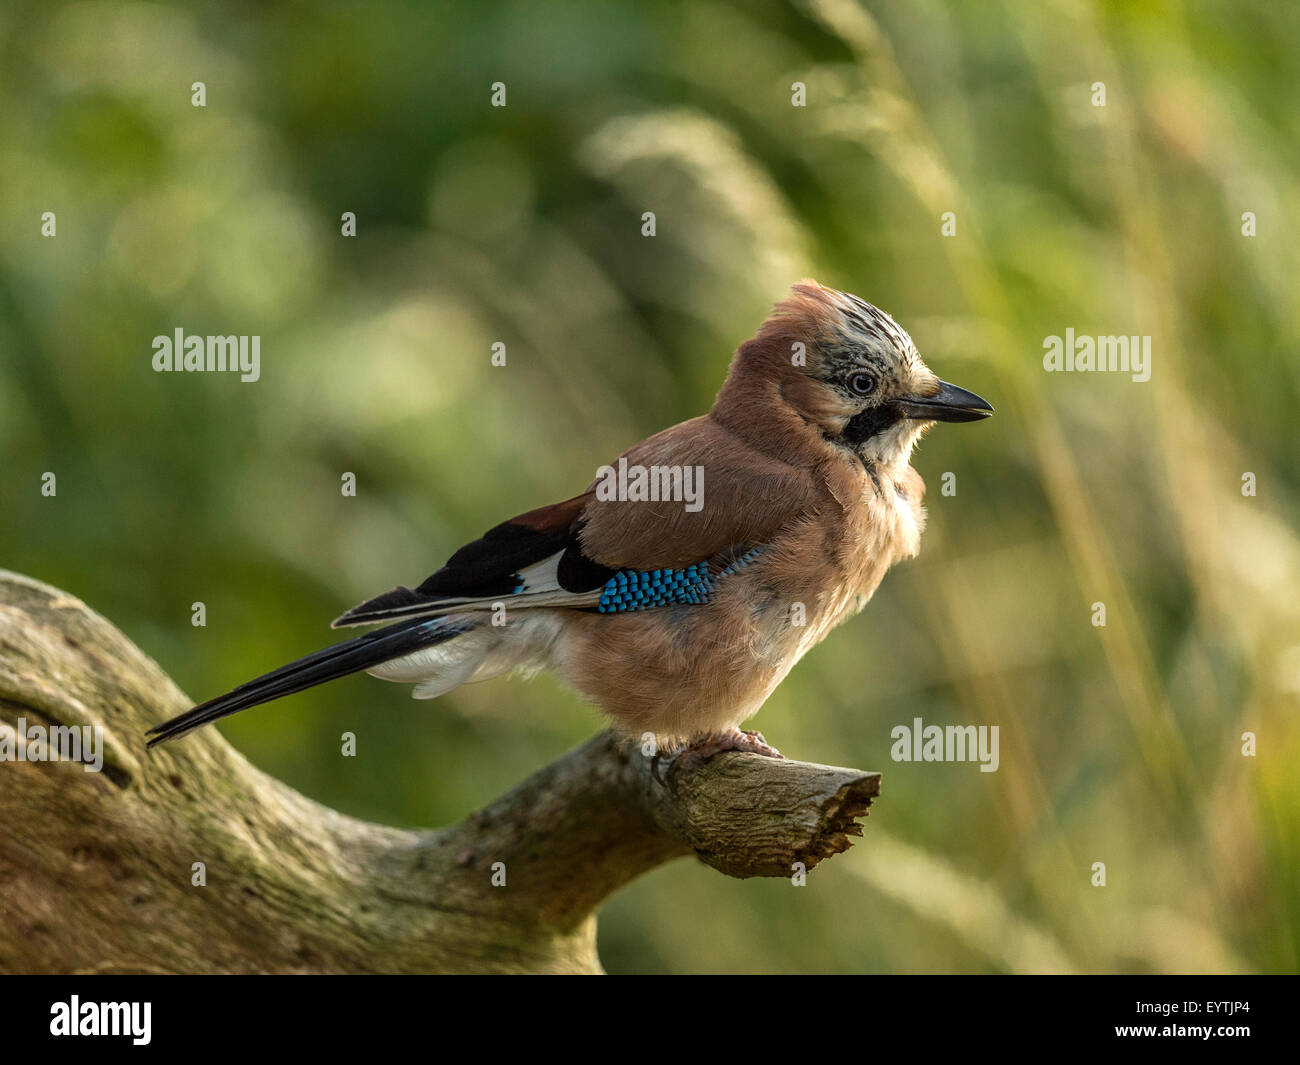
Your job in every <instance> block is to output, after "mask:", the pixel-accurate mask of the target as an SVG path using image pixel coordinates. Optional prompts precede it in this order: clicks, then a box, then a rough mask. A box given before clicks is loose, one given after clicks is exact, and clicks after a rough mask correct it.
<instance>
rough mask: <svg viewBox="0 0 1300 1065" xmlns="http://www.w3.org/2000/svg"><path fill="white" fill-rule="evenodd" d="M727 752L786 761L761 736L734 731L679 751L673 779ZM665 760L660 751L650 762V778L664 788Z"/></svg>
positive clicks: (672, 765) (671, 773) (671, 766)
mask: <svg viewBox="0 0 1300 1065" xmlns="http://www.w3.org/2000/svg"><path fill="white" fill-rule="evenodd" d="M727 751H743V752H746V753H749V754H759V755H762V756H763V757H764V758H781V759H784V758H785V755H783V754H782V753H781V752H780V751H778V750H777V749H776V748H775V747H773V746H772V745H771V744H769V743H768V742H767V740H766V739H764V737H763V734H762V733H761V732H756V731H746V730H744V729H738V728H733V729H730V730H729V731H727V732H720V733H717V734H716V735H713V736H706V737H704V738H703V739H701V740H697V741H696V742H695V743H692V744H691V745H690V746H688V747H683V748H682V749H681V750H679V751H677V752H676V753H675V754H673V755H672V758H671V761H670V763H669V767H668V772H669V776H670V777H676V775H677V773H678V772H679V771H680V770H682V769H696V768H698V767H699V766H701V765H703V764H704V763H705V762H707V761H708V760H709V759H710V758H712V757H714V756H715V755H719V754H725V753H726V752H727ZM663 757H664V752H663V751H658V752H656V753H655V755H654V757H653V758H651V759H650V774H651V775H652V776H653V777H654V778H655V780H657V781H659V783H660V784H662V783H664V780H663V778H662V777H660V775H659V761H660V759H661V758H663Z"/></svg>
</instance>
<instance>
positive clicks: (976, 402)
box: [894, 381, 993, 422]
mask: <svg viewBox="0 0 1300 1065" xmlns="http://www.w3.org/2000/svg"><path fill="white" fill-rule="evenodd" d="M894 403H895V405H896V406H897V407H898V409H899V410H901V411H902V412H903V414H904V416H905V417H908V418H919V419H922V420H924V421H928V422H977V421H979V420H980V419H981V418H987V417H988V416H989V415H990V414H992V413H993V408H992V407H991V406H990V405H989V404H988V402H987V401H986V400H982V399H980V397H979V396H977V395H976V394H975V393H974V392H967V391H966V389H964V388H958V387H957V386H956V385H950V384H948V382H947V381H940V382H939V391H938V392H936V393H935V394H934V395H933V396H902V397H901V398H899V399H896V400H895V401H894Z"/></svg>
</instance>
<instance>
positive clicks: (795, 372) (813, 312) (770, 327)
mask: <svg viewBox="0 0 1300 1065" xmlns="http://www.w3.org/2000/svg"><path fill="white" fill-rule="evenodd" d="M760 397H762V399H761V400H760ZM762 400H766V401H767V402H769V403H770V402H776V403H779V404H780V405H782V406H784V407H786V408H789V409H790V410H792V411H793V413H794V414H796V415H797V416H798V418H799V419H800V420H801V421H802V422H803V423H804V424H805V425H806V426H810V427H812V428H814V429H815V430H816V431H817V432H819V433H820V434H821V436H822V438H824V439H825V440H826V441H827V442H829V443H831V444H833V445H836V446H840V447H843V448H846V449H849V450H851V451H853V452H855V453H856V454H857V455H858V456H860V457H861V458H863V459H864V460H867V461H869V462H872V463H875V464H878V465H880V466H883V467H885V468H894V467H896V466H897V465H899V464H900V463H901V464H903V465H905V464H906V463H907V460H908V457H909V456H910V454H911V451H912V447H913V445H914V444H915V443H916V441H917V439H918V438H919V437H920V436H921V434H922V433H923V432H924V431H925V430H926V429H927V428H929V427H930V426H931V425H932V424H933V423H934V422H971V421H979V420H980V419H983V418H986V417H988V416H989V415H991V414H992V413H993V408H992V407H991V406H990V405H989V404H988V403H987V402H985V401H984V400H983V399H981V398H980V397H979V396H977V395H975V393H973V392H968V391H966V389H964V388H958V387H957V386H956V385H951V384H948V383H947V382H946V381H941V380H939V378H938V377H937V376H935V374H934V373H933V372H932V371H931V370H930V368H929V367H928V366H926V365H925V363H924V362H923V361H922V359H921V356H920V353H919V352H918V351H917V350H916V345H915V344H913V343H912V338H911V337H910V336H908V335H907V333H906V331H905V330H904V329H903V328H902V327H901V326H900V325H899V324H898V323H897V322H895V321H894V319H893V318H891V317H890V316H889V315H888V314H886V313H885V312H884V311H882V310H880V309H879V308H877V307H873V306H872V305H871V304H869V303H867V302H866V301H865V300H861V299H859V298H858V297H857V296H854V295H851V294H849V293H847V292H840V291H838V290H836V289H833V288H826V287H825V286H823V285H819V284H818V283H817V282H816V281H802V282H800V283H799V284H797V285H795V286H794V288H793V290H792V292H791V295H790V296H789V297H788V298H786V299H785V300H783V301H782V302H780V303H778V304H777V305H776V308H775V309H774V311H773V313H772V316H771V317H770V318H768V320H767V321H766V322H764V323H763V325H762V327H761V328H760V329H759V331H758V334H757V335H756V336H755V337H754V339H752V340H750V341H748V342H746V343H745V344H743V345H742V346H741V348H740V350H739V351H738V352H737V353H736V358H735V361H734V362H733V363H732V369H731V373H730V374H729V375H728V379H727V384H726V385H724V387H723V390H722V392H721V393H720V394H719V397H718V405H717V406H715V408H714V410H715V413H717V412H718V410H719V407H722V408H723V412H722V413H723V415H724V419H729V420H732V421H734V420H735V418H736V415H737V414H739V413H741V412H745V411H747V412H750V413H752V412H756V411H757V409H758V405H757V404H758V403H759V402H761V401H762ZM727 408H733V409H732V410H728V409H727Z"/></svg>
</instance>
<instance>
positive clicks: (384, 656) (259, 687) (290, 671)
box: [146, 617, 477, 747]
mask: <svg viewBox="0 0 1300 1065" xmlns="http://www.w3.org/2000/svg"><path fill="white" fill-rule="evenodd" d="M476 624H477V622H475V621H471V620H467V619H465V618H463V617H460V618H416V619H412V620H410V621H403V622H399V623H398V624H396V625H389V626H388V627H387V628H384V629H376V630H375V631H374V632H367V633H366V634H365V635H364V636H357V637H356V638H354V639H351V640H344V641H343V642H342V643H336V644H335V645H334V646H333V647H326V648H325V649H324V650H323V651H317V652H316V653H315V654H310V655H307V656H306V657H304V658H300V659H298V660H297V661H296V662H290V663H289V664H288V665H287V666H281V667H280V668H279V669H276V670H273V671H272V672H270V673H267V674H265V675H264V676H261V677H258V678H257V679H256V680H250V681H249V682H248V683H247V684H241V685H240V686H239V687H238V688H235V689H234V690H233V691H229V692H227V693H226V694H225V695H219V696H217V697H216V698H215V699H209V700H208V701H207V702H206V703H200V704H199V705H198V706H196V707H194V709H192V710H186V711H185V713H183V714H181V715H180V716H179V717H174V718H172V719H171V720H170V721H165V722H163V723H162V724H161V725H158V726H156V727H155V728H151V729H150V730H149V731H148V732H147V733H146V735H148V736H149V737H150V740H149V746H150V747H152V746H154V745H155V744H158V743H163V742H164V741H166V740H174V739H176V737H177V736H184V735H185V733H187V732H190V731H192V730H193V729H196V728H198V727H199V726H201V725H207V724H210V723H211V722H213V721H216V720H218V719H219V718H223V717H226V716H227V715H229V714H234V713H238V712H239V711H240V710H247V709H248V708H249V707H250V706H260V705H261V704H262V703H269V702H270V701H271V700H272V699H279V698H280V697H281V696H282V695H292V694H293V693H294V692H300V691H305V690H306V689H307V688H313V687H315V686H316V685H317V684H324V683H325V682H326V681H327V680H334V679H335V678H337V677H345V676H347V675H348V674H349V673H357V672H359V671H360V670H363V669H369V668H370V667H371V666H377V665H379V663H380V662H387V661H388V660H389V659H392V658H399V657H401V656H402V655H405V654H410V653H411V652H412V651H418V650H419V649H420V648H421V647H429V646H432V645H433V644H436V643H444V642H446V641H447V640H451V639H454V638H455V637H457V636H460V635H461V634H462V633H465V632H468V631H469V630H470V629H472V628H474V627H475V625H476Z"/></svg>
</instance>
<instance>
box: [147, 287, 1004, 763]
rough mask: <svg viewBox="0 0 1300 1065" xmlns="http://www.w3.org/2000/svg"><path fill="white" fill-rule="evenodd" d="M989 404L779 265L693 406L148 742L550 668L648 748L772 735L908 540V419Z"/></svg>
mask: <svg viewBox="0 0 1300 1065" xmlns="http://www.w3.org/2000/svg"><path fill="white" fill-rule="evenodd" d="M993 413H994V409H993V407H992V406H991V405H990V404H989V403H988V402H987V401H986V400H984V399H981V398H980V397H979V396H978V395H976V394H975V393H973V392H970V391H967V390H966V389H964V388H959V387H957V386H956V385H952V384H949V383H947V382H945V381H942V380H940V379H939V378H938V377H937V376H936V375H935V374H934V373H933V372H932V371H931V370H930V369H929V367H927V366H926V364H925V362H924V361H923V360H922V358H921V355H920V353H919V352H918V351H917V348H916V345H915V344H914V343H913V341H912V338H911V337H910V336H909V335H908V334H907V333H906V332H905V331H904V329H903V328H902V327H901V326H900V325H899V324H898V323H897V322H896V321H895V320H894V319H893V318H892V317H890V316H889V315H888V314H887V313H885V312H884V311H882V310H880V309H878V308H877V307H875V306H873V305H871V304H870V303H867V302H866V301H865V300H863V299H861V298H859V297H857V296H854V295H851V294H850V293H847V292H842V291H839V290H837V289H833V288H830V287H827V286H823V285H821V284H819V283H818V282H816V281H813V280H804V281H801V282H799V283H797V284H795V285H793V286H792V288H791V289H790V292H789V294H788V295H787V296H786V297H785V298H784V299H782V300H780V301H779V302H777V303H776V305H775V306H774V308H773V310H772V313H771V315H770V316H769V317H768V318H767V319H766V320H765V321H764V322H763V323H762V324H761V325H760V326H759V328H758V330H757V332H756V333H755V334H754V336H753V337H752V338H750V339H749V340H747V341H745V342H744V343H742V344H741V345H740V346H739V347H738V348H737V349H736V351H735V353H734V355H733V357H732V360H731V364H730V367H729V369H728V372H727V375H726V378H725V380H724V382H723V385H722V387H721V389H720V390H719V392H718V394H717V397H716V399H715V401H714V403H713V405H712V407H711V408H710V410H709V411H708V413H707V414H704V415H701V416H699V417H696V418H692V419H690V420H688V421H684V422H681V423H680V424H678V425H674V426H672V427H671V428H669V429H665V430H663V431H662V432H660V433H657V434H655V435H653V436H651V437H648V438H647V439H645V440H643V441H641V442H640V443H638V444H636V445H634V446H633V447H631V448H629V449H628V450H627V451H625V452H624V453H623V454H622V455H621V456H619V458H618V460H617V462H616V463H615V464H614V465H612V466H608V467H602V468H601V469H602V471H604V472H603V474H602V473H600V471H598V477H597V479H596V480H595V481H593V482H592V483H591V484H590V485H588V487H587V489H586V491H584V492H583V493H582V494H580V495H576V496H573V497H572V498H570V499H566V500H564V501H562V502H559V503H553V504H550V505H547V506H542V507H538V508H536V509H534V510H530V511H527V512H526V513H523V514H520V515H519V516H517V517H514V518H511V519H510V520H508V521H505V522H502V523H501V524H499V525H497V526H495V527H493V528H492V529H489V530H488V531H487V532H486V533H484V534H483V536H481V537H480V538H479V539H477V540H474V541H472V542H471V543H468V544H466V545H465V546H464V547H462V548H460V550H458V551H456V552H455V553H454V554H452V555H451V557H450V558H449V559H448V560H447V562H446V563H445V564H444V565H443V566H442V567H441V568H440V569H438V570H437V571H436V572H434V573H433V574H432V576H430V577H428V578H427V579H426V580H425V581H424V582H423V583H421V584H419V585H417V586H416V587H414V588H410V587H407V586H403V585H399V586H397V587H395V588H393V589H392V590H391V591H388V592H385V593H383V594H382V595H378V596H376V597H374V598H372V599H368V600H366V601H365V602H363V603H361V604H359V605H358V606H355V607H353V608H352V609H351V610H348V611H347V612H346V613H344V614H343V615H342V616H340V617H339V618H337V619H335V621H334V622H333V627H334V628H348V627H356V626H366V627H368V630H367V631H365V632H363V633H362V634H361V635H357V636H355V637H353V638H351V639H348V640H345V641H343V642H341V643H337V644H334V645H333V646H330V647H326V648H325V649H323V650H320V651H316V652H315V653H313V654H308V655H306V656H305V657H303V658H299V659H298V660H296V661H294V662H291V663H289V664H288V665H285V666H282V667H280V668H279V669H275V670H273V671H271V672H269V673H266V674H264V675H263V676H260V677H257V678H256V679H254V680H250V681H248V682H247V683H245V684H241V685H239V686H238V687H237V688H234V689H233V690H231V691H229V692H227V693H225V694H224V695H219V696H217V697H216V698H214V699H209V700H208V701H206V702H203V703H199V704H198V705H197V706H195V707H193V708H192V709H190V710H188V711H186V712H185V713H182V714H180V715H179V716H177V717H175V718H173V719H171V720H169V721H166V722H164V723H162V724H160V725H157V726H156V727H154V728H152V729H150V730H149V732H148V733H147V742H148V746H150V747H153V746H155V745H157V744H159V743H163V742H165V741H169V740H174V739H176V738H178V737H180V736H183V735H185V734H186V733H189V732H191V731H193V730H194V729H196V728H199V727H200V726H203V725H207V724H210V723H212V722H214V721H217V720H219V719H221V718H224V717H226V716H228V715H230V714H234V713H237V712H238V711H240V710H244V709H247V708H249V707H253V706H258V705H260V704H263V703H267V702H270V701H272V700H275V699H279V698H281V697H282V696H285V695H289V694H292V693H295V692H300V691H303V690H305V689H308V688H311V687H314V686H316V685H318V684H322V683H325V682H326V681H330V680H334V679H336V678H339V677H343V676H346V675H348V674H352V673H357V672H361V671H365V672H366V673H369V674H370V675H371V676H374V677H379V678H382V679H384V680H389V681H398V682H405V683H410V684H414V685H415V688H414V691H413V693H412V694H413V695H414V697H415V698H416V699H432V698H435V697H437V696H439V695H443V694H446V693H447V692H450V691H452V690H453V689H455V688H457V687H459V686H461V685H463V684H469V683H474V682H478V681H483V680H488V679H490V678H493V677H498V676H501V675H504V674H509V673H514V672H525V673H534V672H536V671H538V670H541V669H549V670H551V671H553V672H554V673H556V674H558V675H559V676H560V677H562V678H563V679H564V680H565V681H567V682H568V684H569V685H570V686H571V687H572V688H574V689H576V691H577V692H578V693H579V694H581V695H582V696H584V697H585V698H586V699H588V700H589V701H591V702H592V703H594V704H595V705H596V706H597V707H599V708H600V709H601V710H602V711H603V712H604V713H605V714H606V715H607V716H608V717H609V718H610V720H611V722H612V724H613V725H614V727H615V729H616V730H617V731H618V732H621V733H623V734H625V735H626V736H628V737H633V738H637V739H641V740H643V741H644V740H647V739H648V740H649V741H650V742H649V744H648V749H650V750H653V751H655V752H656V758H657V757H659V756H660V755H662V754H663V753H665V752H677V753H678V754H681V753H690V754H693V755H694V756H696V757H699V758H708V757H712V756H713V755H714V754H716V753H718V752H720V751H729V750H739V751H751V752H753V753H757V754H763V755H767V756H770V757H781V754H780V752H779V751H778V750H777V749H776V748H775V747H772V746H771V745H769V744H768V743H767V742H766V740H765V738H764V737H763V735H762V733H759V732H757V731H751V730H744V729H741V727H740V726H741V725H742V724H744V723H746V722H747V721H748V719H749V718H751V717H752V716H753V715H754V714H755V713H756V712H757V711H758V709H759V707H761V706H762V705H763V703H764V702H765V701H766V700H767V698H768V696H770V695H771V694H772V692H773V690H774V689H775V688H776V687H777V685H778V684H780V682H781V681H782V680H783V679H784V678H785V676H786V675H787V674H788V673H789V672H790V670H791V669H792V668H793V667H794V666H795V664H796V663H797V662H798V661H799V660H800V659H801V658H802V657H803V656H804V655H805V654H806V653H807V652H808V651H809V650H811V649H812V648H813V647H814V646H816V645H817V644H818V643H820V642H821V640H822V639H824V638H825V637H826V636H827V634H828V633H829V632H830V631H831V630H832V629H833V628H835V627H836V626H837V625H839V624H840V623H841V622H843V621H845V620H846V619H848V618H850V617H851V616H853V615H855V614H857V613H858V612H859V611H860V610H861V609H862V608H863V607H864V606H865V605H866V603H867V601H868V600H870V599H871V597H872V595H873V594H874V593H875V591H876V589H877V587H878V586H879V585H880V582H881V580H882V579H883V578H884V576H885V573H886V572H887V571H888V570H889V568H890V567H891V566H893V565H894V564H895V563H896V562H899V561H901V560H904V559H908V558H911V557H913V556H915V555H916V554H917V551H918V549H919V547H920V538H921V533H922V531H923V529H924V528H925V521H926V514H925V508H924V505H923V497H924V493H925V483H924V481H923V480H922V479H921V476H920V474H918V473H917V471H916V470H915V469H914V468H913V467H912V466H911V465H910V459H911V455H912V450H913V448H914V447H915V445H916V443H917V441H918V440H919V439H920V438H921V436H922V435H923V434H924V433H925V432H926V431H927V430H928V429H929V428H931V427H932V426H933V425H934V424H935V423H936V422H974V421H980V420H982V419H984V418H987V417H989V416H990V415H992V414H993ZM615 469H617V470H618V471H619V473H618V474H617V475H616V476H615V477H613V478H611V477H610V476H608V475H609V473H610V471H612V470H615ZM664 470H668V471H670V474H671V476H668V477H663V476H662V471H664ZM626 471H632V472H631V474H630V475H629V474H628V473H627V472H626ZM637 471H649V473H648V475H646V474H638V472H637ZM647 476H648V477H649V478H650V479H651V480H652V481H653V486H654V487H656V488H658V487H662V488H663V489H664V490H663V491H653V490H652V491H647V490H646V483H645V482H646V480H647ZM688 487H689V488H691V489H692V492H691V493H690V494H689V497H688V493H687V491H686V489H687V488H688ZM675 497H676V498H675ZM374 626H378V627H377V628H376V627H374Z"/></svg>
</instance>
